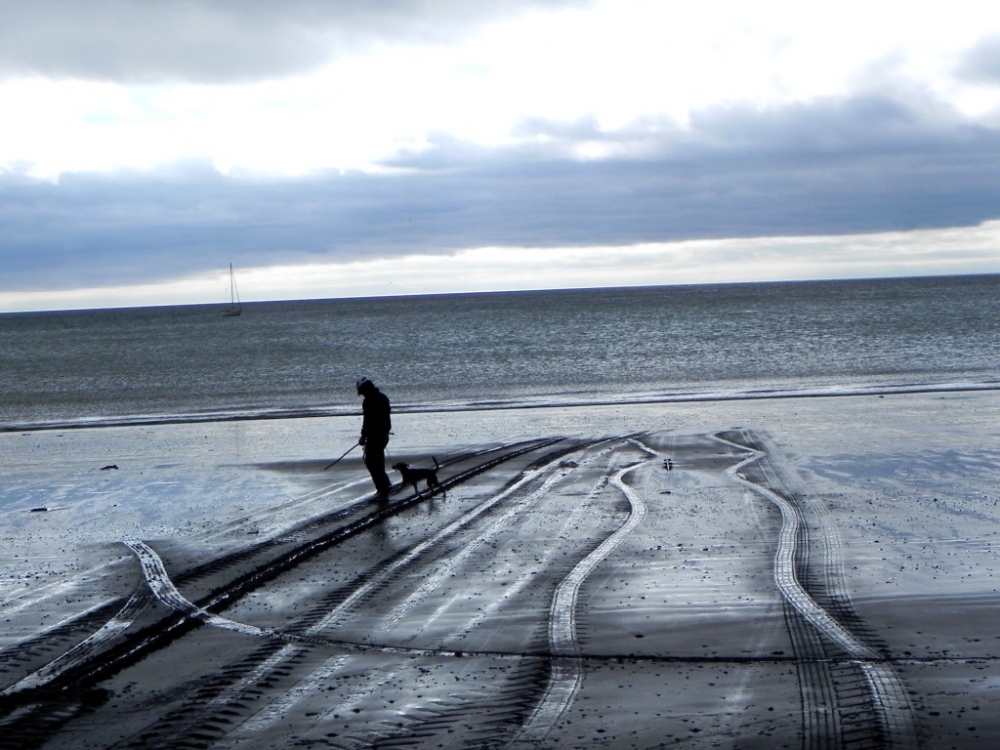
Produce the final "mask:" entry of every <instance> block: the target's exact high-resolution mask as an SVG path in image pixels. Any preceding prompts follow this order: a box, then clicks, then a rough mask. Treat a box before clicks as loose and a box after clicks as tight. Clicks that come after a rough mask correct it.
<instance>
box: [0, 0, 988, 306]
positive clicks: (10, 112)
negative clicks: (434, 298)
mask: <svg viewBox="0 0 1000 750" xmlns="http://www.w3.org/2000/svg"><path fill="white" fill-rule="evenodd" d="M230 262H232V263H233V264H234V265H235V266H236V268H237V274H238V279H239V283H240V293H241V296H242V297H243V298H244V299H245V300H263V299H285V298H313V297H334V296H357V295H381V294H409V293H431V292H447V291H475V290H483V289H526V288H549V287H561V286H567V287H585V286H604V285H611V284H670V283H690V282H704V281H719V280H721V281H741V280H747V281H752V280H761V279H793V278H843V277H863V276H906V275H915V274H939V273H980V272H1000V13H997V12H996V8H995V5H994V3H993V2H992V0H989V1H988V2H965V1H963V0H949V1H948V2H943V1H942V2H920V1H919V0H916V1H914V0H910V1H909V2H890V1H888V0H887V1H885V2H880V1H879V0H865V1H864V2H851V1H849V0H848V1H845V0H840V1H839V2H837V3H803V2H801V1H798V2H774V3H768V2H752V3H748V2H745V0H744V1H740V0H737V1H734V2H713V1H712V0H700V1H699V2H697V3H691V2H681V1H678V2H671V1H670V0H609V1H605V0H593V1H587V0H476V2H468V0H379V1H378V2H362V1H361V0H282V1H281V2H274V1H273V0H157V2H150V1H149V0H35V1H34V2H30V3H28V2H23V0H0V311H12V310H30V309H56V308H81V307H101V306H112V305H132V304H169V303H187V302H218V301H222V300H223V299H224V298H225V297H226V296H227V295H228V282H227V273H228V264H229V263H230Z"/></svg>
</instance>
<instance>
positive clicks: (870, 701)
mask: <svg viewBox="0 0 1000 750" xmlns="http://www.w3.org/2000/svg"><path fill="white" fill-rule="evenodd" d="M743 435H744V437H746V438H749V439H748V440H747V442H748V443H754V442H755V441H754V440H753V436H752V435H751V434H750V433H748V432H744V433H743ZM712 437H713V438H714V439H715V440H717V441H719V442H721V443H724V444H726V445H729V446H730V447H733V448H735V449H738V450H740V451H745V452H747V454H748V455H747V457H746V458H745V459H744V460H742V461H740V462H739V463H738V464H736V465H734V466H732V467H730V468H729V469H728V470H727V471H726V473H727V475H729V476H730V478H731V479H733V480H734V481H735V482H737V483H738V484H741V485H743V486H744V487H746V488H747V489H749V490H751V491H752V492H754V493H756V494H758V495H761V496H762V497H764V498H766V499H768V500H770V501H771V502H772V503H774V504H775V505H776V506H777V507H778V508H779V510H780V511H781V517H782V527H781V532H780V534H779V539H778V548H777V550H776V551H775V557H774V580H775V584H776V585H777V587H778V590H779V592H780V593H781V595H782V597H783V598H784V599H785V601H787V602H788V604H789V605H790V606H791V608H792V609H793V610H794V612H795V613H797V614H798V615H800V616H801V617H803V618H804V619H805V620H806V621H807V622H808V623H809V624H810V625H812V627H813V628H814V629H815V630H816V631H817V632H818V633H820V634H821V635H822V636H823V637H824V638H825V639H828V640H829V641H830V642H832V643H833V644H835V645H836V646H837V647H838V648H839V649H841V650H842V651H843V652H844V653H845V654H846V655H847V657H848V659H847V664H848V665H849V666H854V667H856V668H857V669H858V670H860V673H861V675H862V676H863V681H862V685H863V687H864V688H865V689H866V692H867V696H866V698H867V699H866V700H865V704H866V708H868V709H869V710H870V712H871V716H872V722H869V726H868V727H864V726H861V727H859V726H856V725H855V726H852V727H850V728H849V729H850V733H851V735H852V744H854V743H857V742H861V744H860V745H856V746H861V747H886V748H893V749H895V748H899V750H909V749H910V748H914V747H916V746H917V734H916V728H915V723H914V719H913V713H912V709H911V708H910V705H909V700H908V699H907V697H906V691H905V689H904V688H903V686H902V684H901V683H900V681H899V678H898V676H897V675H896V673H895V671H894V670H893V669H892V666H891V664H890V663H889V662H888V661H887V660H886V659H885V658H884V657H883V656H882V655H881V654H879V653H878V652H877V651H875V650H874V649H873V648H871V647H870V646H868V645H867V644H865V643H864V642H863V641H862V640H861V639H860V638H859V637H858V636H856V635H855V634H854V633H853V632H851V631H850V630H849V629H848V628H847V627H845V626H844V625H843V624H841V623H840V622H839V621H838V620H837V619H836V618H834V617H833V616H832V615H831V614H830V613H829V612H828V611H827V610H826V609H824V608H823V607H821V606H820V605H819V604H818V603H817V601H816V600H815V599H814V598H813V597H812V596H810V594H809V593H808V592H807V591H806V590H805V588H804V587H803V586H802V584H801V583H800V581H799V574H798V571H799V569H800V567H802V566H805V565H807V564H808V561H807V560H800V559H799V551H800V550H799V547H800V542H801V540H802V539H808V528H807V526H806V524H805V521H804V517H803V513H802V509H801V508H800V507H799V506H798V505H797V504H796V503H795V502H793V501H792V500H790V499H789V498H786V497H784V496H782V495H781V494H779V493H778V492H775V491H774V490H772V489H770V488H768V487H765V486H763V485H761V484H758V483H755V482H752V481H750V480H749V479H747V478H745V476H743V474H742V473H741V471H742V470H743V469H744V468H746V467H748V466H750V465H751V464H755V463H758V464H763V463H765V462H766V459H767V453H765V452H764V451H762V450H758V449H755V448H752V447H750V445H743V444H740V443H736V442H733V441H731V440H728V439H726V438H724V437H722V436H721V434H720V435H713V436H712ZM765 471H766V470H765ZM771 476H773V477H774V479H775V480H777V479H778V478H777V476H776V475H774V474H772V475H771ZM778 486H780V483H779V485H778ZM788 494H789V495H791V494H792V493H788ZM820 531H821V532H823V533H824V534H825V532H826V529H825V528H822V529H820ZM827 549H828V550H832V549H833V545H832V544H830V545H829V546H828V547H827ZM827 554H830V553H829V552H828V553H827ZM825 562H828V561H825ZM810 661H813V660H810ZM843 679H844V677H843V676H841V680H843ZM810 687H811V686H807V687H806V692H809V689H810ZM819 687H820V693H827V692H828V691H826V690H825V689H824V688H823V686H822V685H820V686H819ZM839 703H840V701H839V700H838V701H837V702H836V703H831V704H830V705H829V706H817V707H816V710H817V712H822V711H823V710H824V709H826V710H829V708H831V707H833V708H837V709H840V708H841V706H840V705H839ZM809 713H810V714H812V713H813V711H810V712H809ZM841 713H843V712H841ZM804 719H805V720H806V723H805V729H806V731H807V732H814V731H817V730H818V731H823V730H824V729H829V727H824V726H823V725H822V722H820V723H819V724H817V723H816V722H815V716H804ZM843 723H844V722H843V721H841V726H839V727H837V728H836V731H837V734H839V735H840V736H841V738H842V741H846V737H844V736H843V735H844V732H845V727H844V726H843ZM871 723H874V724H875V726H871Z"/></svg>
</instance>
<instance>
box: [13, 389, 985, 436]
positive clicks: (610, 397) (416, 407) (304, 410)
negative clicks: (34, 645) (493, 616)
mask: <svg viewBox="0 0 1000 750" xmlns="http://www.w3.org/2000/svg"><path fill="white" fill-rule="evenodd" d="M992 390H1000V380H982V381H953V382H922V383H886V382H879V383H837V384H830V385H822V386H817V385H809V386H794V385H791V386H789V385H782V386H757V387H746V388H739V387H734V388H706V389H689V390H676V391H670V390H663V391H646V392H633V393H620V394H608V393H592V394H587V393H579V392H577V393H571V394H535V395H531V396H519V397H511V398H505V399H464V400H449V401H425V402H413V403H394V404H393V412H394V413H397V414H426V413H434V412H463V411H501V410H508V409H554V408H580V407H594V406H627V405H633V404H668V403H688V402H702V401H704V402H708V401H748V400H757V399H784V398H831V397H842V396H886V395H893V394H908V393H958V392H967V391H992ZM358 415H360V409H359V408H358V407H357V406H356V405H352V406H348V405H329V406H319V407H290V408H289V407H285V408H277V409H267V408H257V409H234V410H213V411H205V412H190V413H177V414H134V415H117V416H87V417H74V418H67V419H60V420H46V421H27V422H20V423H11V424H7V425H2V426H0V432H34V431H40V430H71V429H93V428H100V427H138V426H155V425H171V424H199V423H210V422H240V421H249V420H268V419H309V418H317V417H356V416H358Z"/></svg>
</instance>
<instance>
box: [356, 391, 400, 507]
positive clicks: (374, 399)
mask: <svg viewBox="0 0 1000 750" xmlns="http://www.w3.org/2000/svg"><path fill="white" fill-rule="evenodd" d="M356 385H357V387H358V395H359V396H363V397H364V401H362V402H361V413H362V414H363V418H362V421H361V438H360V439H359V440H358V444H359V445H363V446H364V448H365V467H366V468H367V469H368V473H369V474H371V475H372V482H374V483H375V491H376V492H378V497H379V500H386V499H387V498H388V497H389V491H390V490H391V489H392V481H391V480H390V479H389V475H388V474H386V473H385V447H386V446H387V445H388V444H389V432H390V430H392V417H391V416H390V412H391V411H392V409H391V407H390V405H389V398H388V396H386V395H385V394H384V393H382V391H380V390H379V389H378V388H376V387H375V384H374V383H373V382H372V381H370V380H369V379H368V378H360V379H359V380H358V382H357V383H356Z"/></svg>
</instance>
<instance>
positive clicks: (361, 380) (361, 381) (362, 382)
mask: <svg viewBox="0 0 1000 750" xmlns="http://www.w3.org/2000/svg"><path fill="white" fill-rule="evenodd" d="M371 382H372V381H370V380H369V379H368V378H358V380H357V382H356V383H355V384H354V385H356V386H357V388H358V393H361V389H362V388H364V387H365V383H371Z"/></svg>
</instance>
